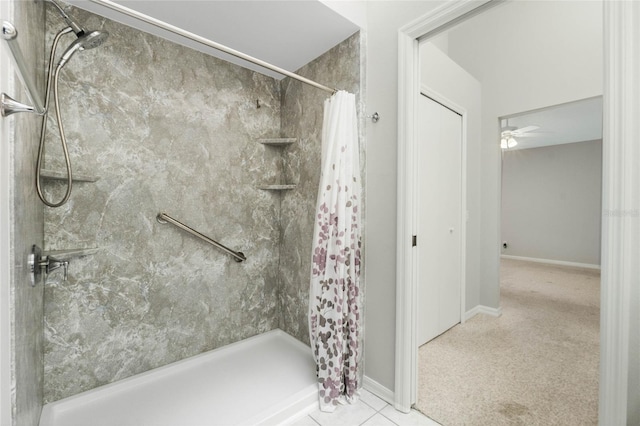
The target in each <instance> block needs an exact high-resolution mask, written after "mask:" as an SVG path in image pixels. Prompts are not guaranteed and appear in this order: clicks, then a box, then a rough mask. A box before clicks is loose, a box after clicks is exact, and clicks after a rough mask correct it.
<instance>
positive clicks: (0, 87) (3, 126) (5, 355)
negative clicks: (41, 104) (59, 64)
mask: <svg viewBox="0 0 640 426" xmlns="http://www.w3.org/2000/svg"><path fill="white" fill-rule="evenodd" d="M0 16H2V17H3V19H11V17H12V16H13V2H11V1H0ZM1 43H2V44H3V45H5V44H6V43H4V42H1ZM12 71H13V68H12V66H11V61H10V60H9V56H8V53H7V48H6V46H3V47H2V48H1V53H0V91H1V92H5V93H7V94H11V95H14V96H15V93H14V89H15V84H14V82H13V79H12V78H11V74H12ZM12 123H13V119H11V118H3V117H0V424H2V425H10V424H12V423H13V422H12V414H11V412H12V410H11V406H12V392H11V387H12V386H11V382H12V378H11V376H12V374H11V368H12V367H11V364H12V361H11V335H12V330H11V303H10V300H11V290H10V287H11V268H12V265H11V205H12V202H11V190H10V185H11V173H12V170H13V168H12V165H11V146H10V143H12V142H13V140H12V138H11V137H10V135H11V127H12Z"/></svg>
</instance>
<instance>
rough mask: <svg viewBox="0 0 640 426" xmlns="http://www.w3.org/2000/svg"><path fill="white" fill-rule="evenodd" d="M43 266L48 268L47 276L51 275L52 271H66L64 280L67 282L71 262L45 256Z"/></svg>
mask: <svg viewBox="0 0 640 426" xmlns="http://www.w3.org/2000/svg"><path fill="white" fill-rule="evenodd" d="M40 265H41V266H44V267H45V268H46V274H47V275H49V273H51V271H55V270H56V269H58V268H63V269H64V275H63V276H64V280H65V281H66V280H67V272H68V270H69V261H68V260H58V259H56V258H55V257H52V256H44V258H43V260H42V261H41V262H40Z"/></svg>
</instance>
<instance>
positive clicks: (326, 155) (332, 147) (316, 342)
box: [309, 91, 362, 412]
mask: <svg viewBox="0 0 640 426" xmlns="http://www.w3.org/2000/svg"><path fill="white" fill-rule="evenodd" d="M360 192H361V183H360V161H359V147H358V130H357V117H356V104H355V95H353V94H351V93H347V92H344V91H339V92H337V93H335V94H334V95H333V96H332V97H331V98H329V99H327V100H326V101H325V104H324V121H323V125H322V174H321V176H320V185H319V189H318V200H317V204H316V215H315V225H314V231H313V252H312V261H311V285H310V291H309V333H310V338H311V349H312V350H313V354H314V358H315V360H316V370H317V375H318V388H319V401H320V409H321V410H322V411H329V412H331V411H333V410H335V407H336V405H337V404H338V403H344V402H354V401H355V400H357V397H358V388H359V383H358V374H359V371H358V366H359V363H360V357H361V348H360V332H361V328H362V327H361V313H360V310H361V308H360V304H361V297H360V288H359V287H360V253H361V252H360V249H361V229H360V195H361V194H360Z"/></svg>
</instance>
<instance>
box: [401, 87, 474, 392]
mask: <svg viewBox="0 0 640 426" xmlns="http://www.w3.org/2000/svg"><path fill="white" fill-rule="evenodd" d="M420 95H423V96H426V97H427V98H430V99H431V100H433V101H435V102H437V103H439V104H440V105H442V106H443V107H445V108H447V109H450V110H451V111H453V112H455V113H456V114H458V115H459V116H460V117H461V118H462V121H461V126H462V129H461V140H460V144H461V145H460V156H461V158H460V222H459V223H458V229H459V230H460V232H459V236H458V237H459V239H460V283H459V286H460V324H464V322H465V321H466V318H467V316H466V289H467V219H468V212H467V128H468V118H469V115H468V112H467V110H466V108H463V107H462V106H460V105H458V104H456V103H455V102H453V101H452V100H450V99H449V98H447V97H446V96H443V95H442V94H440V93H439V92H437V91H436V90H433V89H431V88H430V87H429V86H428V85H426V84H420ZM416 132H417V130H416ZM416 136H419V135H418V134H416ZM416 142H417V141H416ZM418 160H419V158H418V156H417V155H414V156H413V161H412V164H411V167H412V171H411V173H412V175H413V179H412V186H413V188H415V189H416V190H417V187H418V186H417V183H416V182H417V178H418V166H419V165H418ZM416 196H417V193H416ZM411 208H413V209H414V211H413V212H412V214H411V215H412V220H413V225H412V228H413V229H414V230H417V229H418V214H419V209H418V203H415V202H413V200H412V202H411ZM412 235H417V234H415V233H414V234H412ZM418 235H419V234H418ZM422 241H423V242H424V240H422ZM421 244H423V243H421V242H420V238H418V245H417V248H418V250H420V247H421ZM411 255H412V256H414V259H413V261H412V267H413V268H414V269H415V271H413V272H412V276H413V277H415V279H414V280H413V281H414V283H413V284H412V285H415V293H414V294H416V297H414V298H413V300H414V303H413V304H414V309H415V315H413V317H414V318H415V321H416V323H415V326H414V328H415V342H416V343H415V345H416V365H417V358H418V355H417V348H418V337H417V335H418V326H417V318H418V309H419V308H418V304H417V299H418V297H417V292H418V266H419V265H418V262H417V261H416V259H417V256H418V253H417V251H416V250H412V251H411ZM416 373H417V370H416ZM416 377H417V376H416ZM417 384H418V381H417V380H416V392H417Z"/></svg>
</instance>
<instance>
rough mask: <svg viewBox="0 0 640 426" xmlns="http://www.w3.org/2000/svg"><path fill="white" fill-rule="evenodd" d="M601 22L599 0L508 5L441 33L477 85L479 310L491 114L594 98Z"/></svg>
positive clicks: (496, 214) (490, 295) (493, 128)
mask: <svg viewBox="0 0 640 426" xmlns="http://www.w3.org/2000/svg"><path fill="white" fill-rule="evenodd" d="M602 19H603V18H602V3H601V2H600V1H566V2H561V1H553V2H540V1H512V2H506V3H504V4H502V5H499V6H496V7H494V8H492V9H490V10H488V11H487V12H485V13H483V14H481V15H478V16H476V17H474V18H473V19H471V20H469V21H466V22H464V23H463V24H461V25H460V26H458V27H455V28H454V29H453V30H452V31H451V32H449V40H448V51H449V56H450V57H451V58H452V59H453V60H454V61H456V62H457V63H458V64H460V65H461V66H462V67H463V68H464V69H466V70H467V71H468V72H470V73H471V74H472V75H474V76H475V77H476V78H477V79H478V80H479V81H480V82H481V83H482V110H483V122H482V139H483V147H482V152H481V162H482V179H481V185H482V190H481V192H482V215H483V216H482V219H481V229H482V234H481V247H480V250H481V252H482V253H483V259H482V262H481V264H482V271H481V283H482V287H481V291H480V303H481V304H482V305H486V306H490V307H496V308H497V307H498V306H499V253H500V244H501V240H500V222H499V218H500V155H501V153H500V147H499V143H498V142H499V137H498V135H499V123H498V117H501V116H506V115H511V114H514V113H518V112H523V111H529V110H533V109H537V108H542V107H547V106H550V105H557V104H561V103H565V102H570V101H575V100H579V99H585V98H589V97H593V96H598V95H601V94H602V78H603V75H602V68H603V65H602V44H603V43H602Z"/></svg>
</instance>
